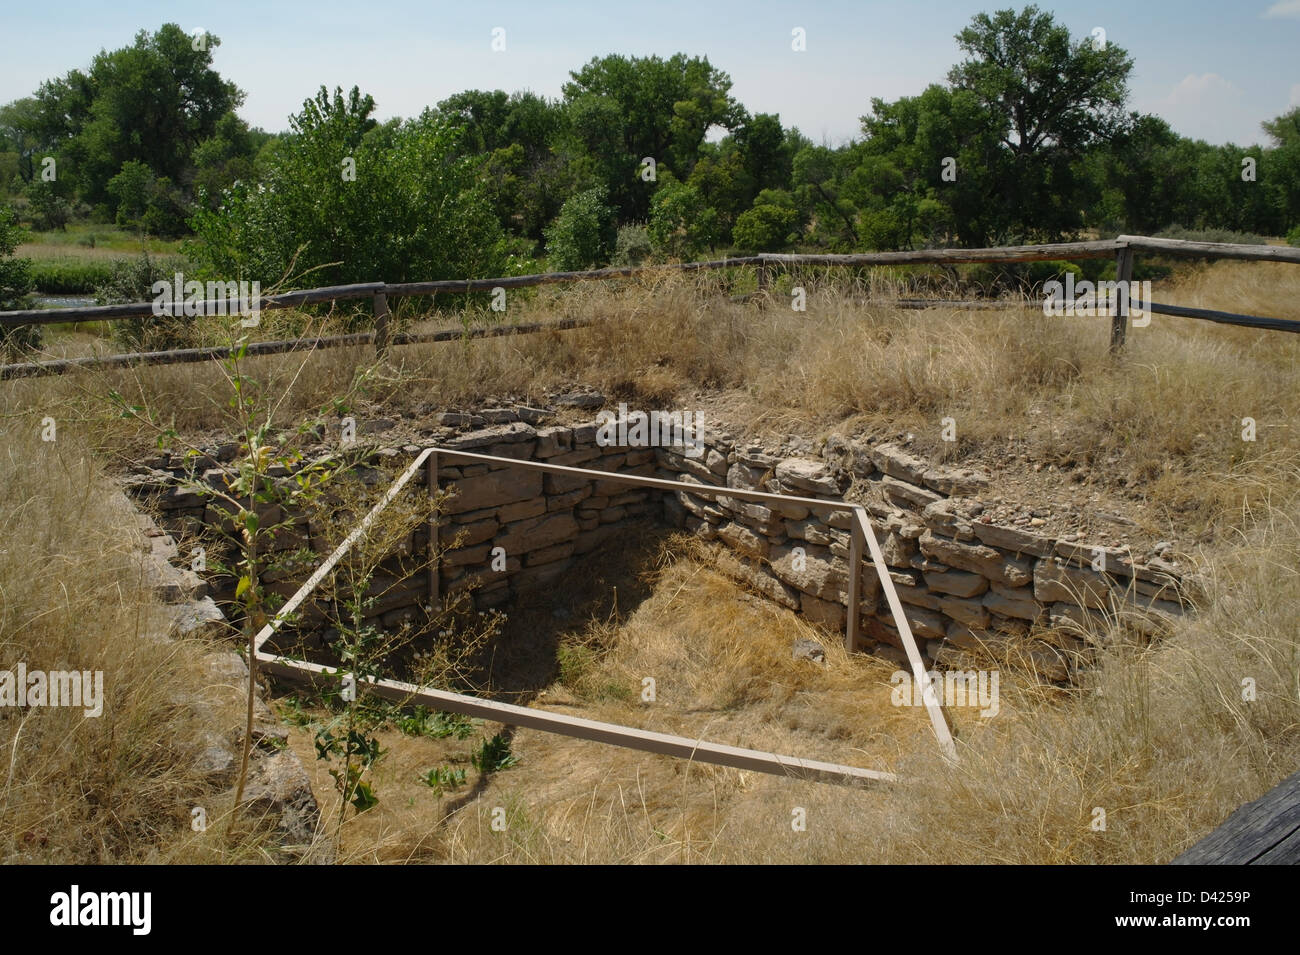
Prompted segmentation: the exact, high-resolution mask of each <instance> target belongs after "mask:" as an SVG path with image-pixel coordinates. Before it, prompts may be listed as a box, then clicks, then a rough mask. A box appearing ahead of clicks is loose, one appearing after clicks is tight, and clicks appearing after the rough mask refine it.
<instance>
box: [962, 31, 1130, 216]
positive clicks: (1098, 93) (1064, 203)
mask: <svg viewBox="0 0 1300 955" xmlns="http://www.w3.org/2000/svg"><path fill="white" fill-rule="evenodd" d="M956 39H957V44H958V46H959V47H960V48H961V49H962V50H963V52H965V53H966V54H967V59H966V60H964V61H963V62H961V63H959V64H958V65H957V66H955V67H953V68H952V70H951V71H950V72H949V74H948V79H949V81H950V83H951V84H952V85H953V87H954V89H957V90H969V91H970V92H971V93H973V94H974V95H975V97H977V99H978V100H979V102H980V103H981V104H982V105H983V106H984V108H985V109H986V110H988V111H989V113H990V114H992V116H994V117H995V118H996V121H997V123H998V127H999V135H1000V140H1001V145H1002V148H1003V149H1004V150H1005V151H1006V153H1007V155H1008V156H1009V158H1010V162H1009V163H1006V164H1000V165H999V169H998V176H997V181H996V184H995V191H994V194H995V195H997V196H998V197H999V199H1000V200H1001V202H1002V203H1003V204H1004V206H1005V208H1006V210H1007V220H1008V221H1007V223H1006V225H1005V227H1004V228H1000V229H999V230H998V231H997V232H996V233H995V234H994V235H992V236H991V238H992V239H995V240H997V241H1004V240H1007V239H1010V238H1013V237H1018V238H1022V239H1028V238H1042V239H1047V240H1051V239H1057V238H1060V237H1061V236H1062V235H1064V234H1066V233H1069V232H1071V231H1073V230H1075V229H1077V228H1079V227H1080V225H1081V224H1082V195H1083V192H1082V190H1083V180H1082V177H1081V176H1080V172H1081V170H1080V168H1079V165H1078V163H1079V160H1080V159H1081V157H1082V156H1083V154H1084V153H1085V152H1086V151H1087V150H1088V149H1089V148H1090V147H1092V146H1093V145H1095V144H1097V143H1101V142H1105V141H1107V140H1108V139H1110V138H1111V137H1113V136H1114V135H1115V134H1116V133H1117V132H1119V131H1120V130H1121V129H1122V128H1123V123H1124V119H1125V114H1124V103H1125V100H1126V99H1127V96H1128V87H1127V81H1128V76H1129V74H1130V72H1131V71H1132V69H1133V61H1132V59H1131V58H1130V57H1129V56H1128V54H1127V53H1126V51H1124V50H1123V49H1122V48H1120V47H1118V46H1116V45H1115V44H1113V43H1107V44H1095V43H1094V42H1093V39H1092V38H1091V37H1086V38H1083V39H1082V40H1080V41H1079V42H1077V43H1072V42H1071V40H1070V33H1069V30H1068V29H1067V28H1066V27H1064V26H1062V25H1060V24H1058V23H1057V22H1056V21H1055V19H1054V18H1053V17H1052V15H1051V14H1050V13H1044V12H1043V11H1041V10H1039V9H1038V8H1037V7H1036V6H1028V7H1025V8H1024V9H1023V10H1022V11H1020V12H1019V13H1017V12H1016V11H1014V10H999V11H998V12H996V13H994V14H992V15H989V14H986V13H981V14H978V15H976V16H975V17H974V19H973V20H972V22H971V25H970V26H968V27H966V28H965V29H964V30H962V31H961V32H960V33H958V34H957V37H956Z"/></svg>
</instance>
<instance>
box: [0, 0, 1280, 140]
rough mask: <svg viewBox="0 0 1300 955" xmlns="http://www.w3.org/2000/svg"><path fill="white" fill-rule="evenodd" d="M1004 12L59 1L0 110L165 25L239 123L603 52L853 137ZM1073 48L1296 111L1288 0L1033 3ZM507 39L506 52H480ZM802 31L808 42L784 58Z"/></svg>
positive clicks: (496, 76)
mask: <svg viewBox="0 0 1300 955" xmlns="http://www.w3.org/2000/svg"><path fill="white" fill-rule="evenodd" d="M1023 5H1024V4H1023V3H1013V2H1008V0H985V2H975V3H968V2H959V0H933V2H907V0H894V2H875V0H858V2H843V0H827V2H817V0H806V2H801V3H774V2H765V0H749V2H745V3H714V4H705V3H699V2H695V3H688V2H681V0H644V2H637V0H605V2H600V3H593V2H582V3H540V2H535V3H490V2H470V3H457V4H451V3H438V2H428V0H425V2H392V3H385V2H362V3H357V2H350V3H330V2H325V0H318V2H315V3H302V2H296V0H295V2H283V3H280V2H274V3H273V2H261V3H254V2H248V0H228V2H223V3H187V2H180V3H141V2H132V0H119V2H114V3H111V4H106V3H104V2H102V0H61V2H60V3H59V4H58V5H57V6H51V5H49V4H39V3H38V4H24V5H22V6H21V7H10V8H9V9H7V10H6V11H5V14H4V23H5V33H6V36H5V42H4V57H3V60H2V61H0V103H3V102H8V101H9V100H12V99H15V98H17V97H20V96H25V95H28V94H30V93H31V92H32V91H33V90H34V89H35V87H36V86H37V84H38V83H39V82H40V81H41V80H43V79H47V78H49V77H53V76H58V75H62V74H63V73H65V72H67V71H68V70H69V69H72V68H74V67H85V66H86V65H88V64H89V62H90V60H91V58H92V57H93V56H94V54H95V53H96V52H98V51H99V50H100V49H104V48H107V49H115V48H117V47H119V46H124V45H127V44H128V43H130V41H131V38H132V36H133V35H134V34H135V32H136V31H137V30H139V29H141V28H146V27H147V28H149V29H150V30H153V29H157V27H158V26H160V25H161V24H162V23H165V22H175V23H179V24H180V25H181V26H182V27H183V28H185V29H186V30H194V29H200V28H201V29H205V30H209V31H211V32H212V33H215V34H216V35H217V36H218V37H220V38H221V46H220V47H219V48H218V49H217V50H216V53H215V56H214V63H215V65H216V67H217V69H218V70H219V71H220V72H221V73H222V75H223V76H225V77H227V78H228V79H232V80H234V82H235V83H236V84H238V86H239V87H240V88H241V89H243V90H244V91H245V92H246V93H247V100H246V101H245V104H244V107H243V108H242V109H241V110H240V114H241V115H242V116H243V117H244V118H245V119H247V120H248V121H249V122H250V123H252V124H254V125H258V126H262V127H264V128H267V129H272V130H278V129H283V128H284V127H285V117H287V116H288V115H289V114H290V113H292V112H296V111H297V110H298V109H299V108H300V107H301V104H302V101H303V100H304V99H306V98H308V97H309V96H311V95H312V94H313V93H314V92H315V90H316V89H317V88H318V87H319V86H320V85H322V84H324V85H326V86H328V87H330V88H331V89H332V88H333V87H335V86H342V87H343V88H344V89H348V88H350V87H351V86H353V85H354V84H355V85H358V86H360V87H361V89H362V91H363V92H368V93H370V94H371V95H373V96H374V97H375V100H376V101H377V103H378V106H379V113H380V115H381V117H382V118H387V117H389V116H394V115H399V116H410V115H413V114H415V113H418V112H419V111H420V110H421V109H422V108H423V107H424V106H426V105H432V104H434V103H436V102H437V101H438V100H440V99H442V98H444V97H446V96H448V95H450V94H451V93H454V92H457V91H460V90H463V89H474V88H479V89H497V88H500V89H505V90H516V89H531V90H533V91H535V92H537V93H542V94H545V95H548V96H558V95H559V93H560V88H561V86H562V84H563V83H564V82H565V80H567V79H568V71H569V70H571V69H576V68H577V67H579V66H580V65H582V64H583V63H585V62H587V61H588V60H590V59H591V57H593V56H600V55H604V54H606V53H623V54H629V55H642V56H644V55H648V54H659V55H663V56H666V55H669V54H672V53H674V52H677V51H682V52H685V53H688V54H698V55H707V56H708V57H709V60H710V62H711V63H713V65H714V66H716V67H718V68H719V69H722V70H725V71H726V72H727V73H729V74H730V76H731V78H732V81H733V87H732V92H733V94H734V95H735V96H736V97H737V98H738V99H739V100H740V101H741V102H742V103H744V104H745V106H746V107H747V108H748V109H749V110H750V111H751V112H775V113H779V114H780V115H781V119H782V122H784V123H785V124H786V125H795V126H798V127H799V128H800V129H801V130H802V131H803V132H804V133H805V134H806V135H808V136H811V137H812V138H813V139H814V140H818V141H821V140H823V139H824V140H826V141H828V142H830V143H839V142H842V141H844V140H846V139H848V138H850V137H853V136H856V135H858V133H859V122H858V118H859V117H860V116H861V115H862V114H864V113H866V112H868V111H869V109H870V102H871V98H872V97H876V96H878V97H882V98H884V99H894V98H897V97H899V96H904V95H912V94H916V93H919V92H920V91H921V90H923V89H924V88H925V87H926V86H927V85H928V84H930V83H932V82H941V81H942V80H943V78H944V76H945V75H946V73H947V71H948V69H949V67H951V66H952V65H953V64H954V63H956V62H958V60H959V59H960V58H961V57H960V53H959V51H958V49H957V45H956V43H955V42H954V40H953V36H954V34H956V33H957V31H958V30H960V29H961V28H962V27H963V26H965V25H966V24H968V23H969V22H970V18H971V17H972V16H973V15H974V14H976V13H978V12H981V11H988V12H991V11H993V10H996V9H998V8H1000V7H1009V6H1014V7H1016V8H1019V7H1021V6H1023ZM1038 5H1039V6H1040V7H1041V8H1042V9H1045V10H1050V11H1051V12H1052V13H1054V14H1055V16H1056V18H1057V20H1058V21H1059V22H1061V23H1063V24H1064V25H1066V26H1067V27H1068V28H1069V29H1070V32H1071V33H1072V34H1073V35H1075V36H1079V37H1085V36H1087V35H1089V34H1090V33H1091V31H1092V30H1093V28H1094V27H1099V26H1100V27H1102V28H1103V29H1105V30H1106V34H1107V38H1108V40H1109V41H1110V42H1112V43H1117V44H1119V45H1120V46H1122V47H1124V48H1125V49H1127V50H1128V51H1129V53H1130V54H1131V55H1132V56H1133V58H1134V60H1135V61H1136V66H1135V69H1134V72H1133V75H1132V77H1131V79H1130V91H1131V98H1130V107H1131V108H1134V109H1139V110H1142V111H1144V112H1153V113H1156V114H1158V115H1160V116H1162V117H1164V118H1165V119H1166V120H1168V121H1169V122H1170V123H1171V124H1172V125H1173V127H1174V128H1175V129H1176V130H1177V131H1179V132H1180V133H1183V134H1184V135H1188V136H1195V137H1199V138H1203V139H1207V140H1209V141H1211V142H1215V143H1224V142H1230V141H1231V142H1235V143H1237V144H1239V145H1245V144H1248V143H1253V142H1262V141H1263V135H1262V133H1261V132H1260V129H1259V124H1260V122H1261V121H1262V120H1265V119H1270V118H1272V117H1274V116H1277V115H1278V114H1279V113H1282V112H1284V111H1286V110H1287V109H1289V108H1291V107H1293V106H1297V105H1300V0H1237V2H1235V3H1223V2H1221V0H1218V2H1211V0H1182V2H1178V0H1139V2H1136V3H1135V2H1133V0H1124V2H1110V0H1090V2H1086V3H1085V2H1062V3H1048V2H1040V3H1039V4H1038ZM495 27H502V28H504V30H505V47H506V48H505V50H504V51H503V52H494V51H493V50H492V48H491V43H492V30H493V28H495ZM795 27H802V28H803V29H804V30H805V31H806V35H807V50H806V51H805V52H802V53H797V52H794V51H792V50H791V30H792V29H794V28H795Z"/></svg>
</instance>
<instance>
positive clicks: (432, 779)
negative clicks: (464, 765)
mask: <svg viewBox="0 0 1300 955" xmlns="http://www.w3.org/2000/svg"><path fill="white" fill-rule="evenodd" d="M420 781H421V782H423V783H424V784H425V785H426V786H428V787H429V788H430V789H432V790H433V792H434V794H435V795H438V796H441V795H442V794H443V792H444V791H445V790H448V789H456V788H458V787H460V786H463V785H465V770H463V769H453V768H452V767H450V766H437V767H435V768H434V769H431V770H429V771H428V772H427V773H425V774H424V775H423V776H421V777H420Z"/></svg>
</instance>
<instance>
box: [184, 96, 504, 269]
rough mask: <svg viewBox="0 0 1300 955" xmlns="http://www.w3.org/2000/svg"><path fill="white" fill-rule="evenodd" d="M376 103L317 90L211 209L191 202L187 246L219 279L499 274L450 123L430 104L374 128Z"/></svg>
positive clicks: (486, 222)
mask: <svg viewBox="0 0 1300 955" xmlns="http://www.w3.org/2000/svg"><path fill="white" fill-rule="evenodd" d="M373 110H374V101H373V100H372V99H371V98H370V97H369V96H364V97H363V96H362V95H361V94H360V92H359V91H358V90H357V89H356V88H355V87H354V88H353V90H352V91H351V93H350V95H349V96H348V97H347V98H346V99H345V98H344V96H343V93H342V90H341V89H336V90H335V92H334V95H333V97H332V98H331V97H330V95H329V94H328V93H327V91H326V90H325V88H324V87H322V88H321V89H320V91H319V93H318V94H317V96H316V97H315V98H314V99H312V100H308V101H307V102H306V103H304V104H303V110H302V112H300V113H298V114H297V115H295V116H293V117H291V119H290V126H291V130H292V131H291V133H290V134H289V135H288V136H285V137H284V138H283V139H280V140H277V141H275V143H274V144H273V146H272V147H271V148H270V149H269V150H268V151H267V152H266V153H265V154H264V155H260V156H259V158H258V165H259V166H262V167H263V169H262V172H261V174H260V175H259V178H258V181H257V182H241V183H240V184H238V185H235V186H233V187H232V188H231V189H229V190H228V191H227V193H226V194H225V196H224V198H223V200H222V202H221V205H220V207H219V208H218V209H216V210H215V211H214V210H210V209H202V208H201V209H199V210H198V211H197V212H196V213H195V215H194V217H193V219H192V220H191V224H192V226H193V228H194V230H195V232H196V235H197V238H196V240H195V241H194V242H192V243H191V245H190V246H189V247H188V249H189V252H190V254H191V255H192V257H193V258H195V259H196V260H197V261H198V262H200V263H201V264H202V265H203V266H204V267H205V268H207V269H208V270H210V271H212V272H213V273H214V274H216V275H219V276H220V277H222V278H225V279H248V280H253V279H256V280H258V281H261V282H263V283H273V282H275V281H278V280H279V279H280V278H281V277H283V276H285V275H286V274H288V273H289V272H290V270H291V268H292V269H293V271H294V272H295V274H301V273H302V272H303V271H304V270H307V269H312V270H314V271H313V272H312V280H311V284H312V285H322V284H344V283H349V282H379V281H382V282H406V281H417V280H421V281H423V280H430V279H444V278H482V277H488V276H491V275H499V274H501V271H502V270H503V269H504V268H505V266H506V259H505V237H504V235H503V234H502V231H501V228H500V225H499V224H498V223H497V221H496V218H495V216H494V215H493V213H492V208H491V206H490V204H489V203H488V201H487V197H486V195H485V193H484V190H483V187H482V184H481V183H480V182H479V181H478V177H477V174H476V169H475V164H474V162H473V161H472V160H470V159H468V158H465V157H461V156H458V155H457V144H456V137H457V135H458V134H457V132H456V130H454V129H452V128H451V127H450V126H449V125H447V123H446V122H445V121H444V120H443V119H442V118H441V117H439V116H438V115H437V114H436V113H434V112H433V111H428V110H426V111H425V113H424V114H422V115H421V116H420V117H419V118H417V119H413V120H407V121H404V122H402V121H397V120H394V121H392V122H390V123H387V124H385V125H383V126H380V125H378V124H377V123H376V122H375V121H374V119H373V118H372V117H371V113H372V112H373Z"/></svg>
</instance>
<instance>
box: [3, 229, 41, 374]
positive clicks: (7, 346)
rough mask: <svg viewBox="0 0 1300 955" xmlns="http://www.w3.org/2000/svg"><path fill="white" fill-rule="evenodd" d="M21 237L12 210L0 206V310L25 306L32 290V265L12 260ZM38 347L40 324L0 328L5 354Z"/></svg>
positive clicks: (27, 262) (19, 260) (19, 352)
mask: <svg viewBox="0 0 1300 955" xmlns="http://www.w3.org/2000/svg"><path fill="white" fill-rule="evenodd" d="M21 235H22V230H21V229H19V228H18V224H17V216H16V215H15V214H14V211H13V209H11V208H10V207H9V206H7V205H0V311H9V310H11V309H19V308H23V307H25V306H26V304H27V294H28V293H29V292H30V291H31V290H32V276H31V262H30V261H29V260H28V259H16V258H14V257H13V254H14V250H15V249H16V248H18V240H19V237H20V236H21ZM40 345H41V326H40V325H18V326H16V327H14V328H3V329H0V346H3V351H4V352H5V353H6V354H13V355H19V354H21V353H22V352H24V351H27V350H29V349H34V348H39V347H40Z"/></svg>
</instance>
